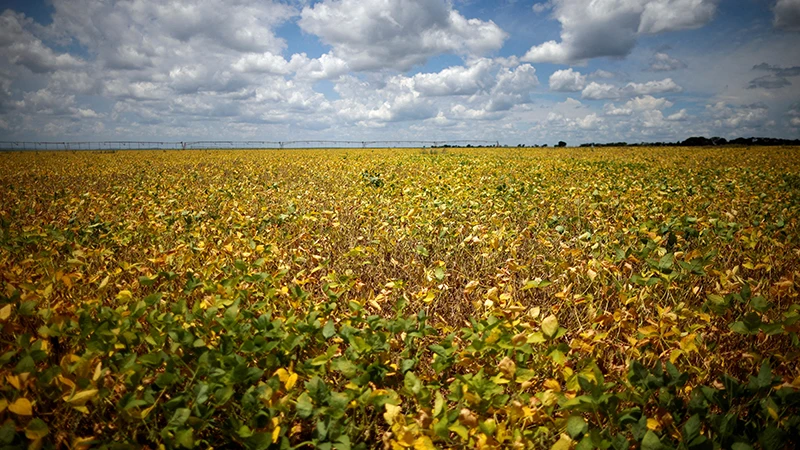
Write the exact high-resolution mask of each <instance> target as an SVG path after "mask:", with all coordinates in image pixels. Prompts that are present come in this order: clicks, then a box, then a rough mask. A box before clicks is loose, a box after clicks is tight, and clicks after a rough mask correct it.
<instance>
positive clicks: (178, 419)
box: [167, 408, 192, 428]
mask: <svg viewBox="0 0 800 450" xmlns="http://www.w3.org/2000/svg"><path fill="white" fill-rule="evenodd" d="M191 413H192V412H191V411H190V410H189V408H178V409H176V410H175V413H174V414H172V418H171V419H169V423H168V424H167V427H171V428H177V427H179V426H181V425H183V424H184V423H186V420H187V419H188V418H189V416H190V415H191Z"/></svg>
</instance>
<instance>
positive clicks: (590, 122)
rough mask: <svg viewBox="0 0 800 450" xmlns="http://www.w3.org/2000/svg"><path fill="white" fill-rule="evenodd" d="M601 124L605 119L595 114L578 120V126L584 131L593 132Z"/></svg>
mask: <svg viewBox="0 0 800 450" xmlns="http://www.w3.org/2000/svg"><path fill="white" fill-rule="evenodd" d="M601 123H603V119H602V118H600V117H597V114H595V113H592V114H589V115H587V116H585V117H583V118H582V119H578V120H577V124H578V126H579V127H580V128H582V129H584V130H593V129H595V128H597V127H598V125H600V124H601Z"/></svg>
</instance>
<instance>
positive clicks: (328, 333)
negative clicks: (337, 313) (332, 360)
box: [322, 319, 336, 339]
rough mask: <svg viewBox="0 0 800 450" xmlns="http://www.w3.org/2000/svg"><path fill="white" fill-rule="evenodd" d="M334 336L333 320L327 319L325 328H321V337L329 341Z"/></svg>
mask: <svg viewBox="0 0 800 450" xmlns="http://www.w3.org/2000/svg"><path fill="white" fill-rule="evenodd" d="M335 334H336V326H335V325H334V324H333V319H328V322H327V323H326V324H325V327H324V328H322V337H324V338H325V339H330V338H331V337H332V336H333V335H335Z"/></svg>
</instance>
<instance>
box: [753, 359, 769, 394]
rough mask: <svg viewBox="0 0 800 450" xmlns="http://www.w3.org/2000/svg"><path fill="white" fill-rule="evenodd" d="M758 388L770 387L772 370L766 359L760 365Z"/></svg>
mask: <svg viewBox="0 0 800 450" xmlns="http://www.w3.org/2000/svg"><path fill="white" fill-rule="evenodd" d="M757 380H758V387H759V388H761V389H763V388H768V387H770V386H772V369H771V368H770V366H769V361H767V360H766V359H765V360H764V362H763V363H762V364H761V369H760V370H759V371H758V379H757Z"/></svg>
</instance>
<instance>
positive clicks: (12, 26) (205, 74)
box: [0, 0, 800, 145]
mask: <svg viewBox="0 0 800 450" xmlns="http://www.w3.org/2000/svg"><path fill="white" fill-rule="evenodd" d="M0 11H2V13H1V14H0V141H23V140H42V141H87V140H90V141H98V140H145V141H153V140H165V141H192V140H271V141H287V140H304V139H322V140H337V139H346V140H358V141H361V140H395V139H397V140H448V139H449V140H454V139H481V140H490V141H499V142H500V143H501V144H505V145H517V144H525V145H533V144H538V145H541V144H545V143H547V144H550V145H552V144H554V143H556V142H558V141H559V140H564V141H566V142H567V143H568V144H570V145H577V144H579V143H585V142H610V141H614V142H616V141H626V142H654V141H677V140H683V139H685V138H687V137H689V136H701V135H702V136H707V137H711V136H721V137H725V138H733V137H739V136H744V137H750V136H770V137H782V138H792V139H795V138H798V137H800V0H649V1H648V0H547V1H538V0H537V1H523V0H494V1H491V0H489V1H479V0H450V1H447V0H319V1H303V0H284V1H280V0H0Z"/></svg>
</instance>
